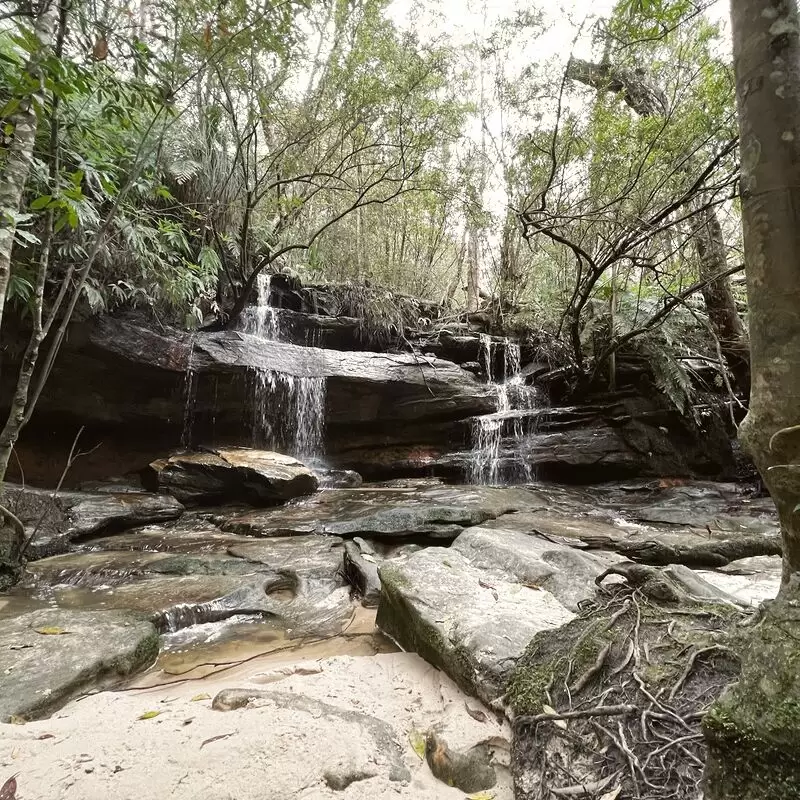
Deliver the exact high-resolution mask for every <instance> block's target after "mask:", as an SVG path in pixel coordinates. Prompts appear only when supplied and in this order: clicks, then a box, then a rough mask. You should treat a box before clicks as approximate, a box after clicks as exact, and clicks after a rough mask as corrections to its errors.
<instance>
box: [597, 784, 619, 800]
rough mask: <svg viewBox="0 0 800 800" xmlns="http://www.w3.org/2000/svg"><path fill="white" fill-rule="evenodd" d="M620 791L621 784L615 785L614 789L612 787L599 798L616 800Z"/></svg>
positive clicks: (601, 799)
mask: <svg viewBox="0 0 800 800" xmlns="http://www.w3.org/2000/svg"><path fill="white" fill-rule="evenodd" d="M621 791H622V786H621V785H620V786H617V788H616V789H612V790H611V791H610V792H606V793H605V794H603V795H600V800H617V798H618V797H619V793H620V792H621Z"/></svg>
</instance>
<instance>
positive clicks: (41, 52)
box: [0, 0, 59, 328]
mask: <svg viewBox="0 0 800 800" xmlns="http://www.w3.org/2000/svg"><path fill="white" fill-rule="evenodd" d="M58 16H59V2H58V0H42V6H41V10H40V12H39V16H38V17H37V18H36V22H35V23H34V26H33V34H34V38H35V40H36V43H37V47H36V50H35V51H34V52H33V54H32V55H31V57H30V59H29V61H28V63H27V65H26V67H25V69H26V71H27V73H28V74H29V76H30V77H31V78H32V79H33V81H34V82H35V84H36V85H38V86H40V87H41V86H42V85H43V81H42V69H41V65H42V62H43V61H44V60H45V59H46V58H47V56H48V55H49V54H50V52H51V51H52V46H53V39H54V37H55V32H56V26H57V24H58ZM40 91H41V92H42V94H43V90H41V89H40ZM38 94H39V93H38V92H31V93H29V94H27V95H26V96H25V97H22V98H20V103H19V107H18V108H17V110H16V111H15V112H14V113H13V114H12V115H11V116H10V118H9V120H8V122H9V124H10V125H11V127H12V128H13V133H12V134H11V136H12V138H11V144H10V145H9V147H8V152H7V153H6V158H5V163H4V164H3V166H2V168H0V328H1V327H2V324H3V312H4V310H5V303H6V294H7V291H8V283H9V280H10V279H11V253H12V251H13V249H14V236H15V233H16V230H17V214H18V213H19V211H20V206H21V205H22V197H23V194H24V193H25V185H26V184H27V182H28V173H29V172H30V168H31V162H32V161H33V149H34V144H35V143H36V129H37V126H38V119H37V117H36V108H35V106H36V102H35V101H36V99H37V95H38ZM40 97H41V96H40ZM42 99H43V98H42Z"/></svg>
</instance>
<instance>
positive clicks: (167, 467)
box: [150, 448, 318, 505]
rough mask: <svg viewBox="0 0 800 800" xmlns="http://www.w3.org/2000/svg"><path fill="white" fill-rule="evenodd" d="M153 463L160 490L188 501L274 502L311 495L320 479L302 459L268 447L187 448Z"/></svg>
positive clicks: (270, 503) (256, 503)
mask: <svg viewBox="0 0 800 800" xmlns="http://www.w3.org/2000/svg"><path fill="white" fill-rule="evenodd" d="M150 466H151V467H152V469H153V471H154V472H155V474H156V480H157V482H158V486H159V488H160V489H161V491H163V492H169V493H170V494H172V495H174V496H175V497H177V498H178V499H180V500H182V501H184V502H189V503H205V504H209V503H215V502H226V501H227V502H236V501H240V502H242V501H243V502H246V503H252V504H253V505H273V504H275V503H280V502H284V501H286V500H291V499H292V498H293V497H300V496H302V495H307V494H311V493H312V492H313V491H315V490H316V488H317V483H318V482H317V478H316V476H315V475H314V473H313V472H312V471H311V470H310V469H308V467H306V466H305V465H304V464H302V463H301V462H300V461H297V460H296V459H294V458H292V457H291V456H285V455H282V454H280V453H272V452H269V451H265V450H249V449H245V448H220V449H217V450H214V451H213V452H200V453H182V454H179V455H174V456H170V457H169V458H167V459H163V460H161V461H154V462H153V463H152V464H151V465H150Z"/></svg>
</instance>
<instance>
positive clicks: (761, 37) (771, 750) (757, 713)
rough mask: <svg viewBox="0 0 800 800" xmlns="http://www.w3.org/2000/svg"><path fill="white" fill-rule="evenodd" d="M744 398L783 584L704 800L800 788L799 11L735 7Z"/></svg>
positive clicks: (724, 720) (717, 748) (717, 723)
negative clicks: (776, 527) (746, 334)
mask: <svg viewBox="0 0 800 800" xmlns="http://www.w3.org/2000/svg"><path fill="white" fill-rule="evenodd" d="M731 16H732V21H733V43H734V63H735V70H736V95H737V100H738V105H739V124H740V128H741V132H740V135H741V153H742V158H741V161H742V177H741V192H742V217H743V221H744V244H745V260H746V265H747V266H746V270H747V292H748V299H749V304H750V343H751V368H752V376H753V382H752V393H751V398H750V409H749V411H748V414H747V417H746V418H745V421H744V423H743V424H742V427H741V429H740V431H739V436H740V438H741V441H742V445H743V446H744V447H745V449H746V450H747V451H748V452H749V453H750V455H751V456H752V457H753V460H754V461H755V464H756V466H757V467H758V470H759V472H760V473H761V476H762V478H763V480H764V483H765V484H766V486H767V487H768V489H769V491H770V494H771V495H772V498H773V500H774V501H775V505H776V506H777V509H778V514H779V516H780V521H781V529H782V537H783V584H782V587H781V591H780V593H779V595H778V598H777V600H775V601H774V602H772V603H771V604H769V606H768V607H767V608H766V611H765V613H764V616H763V619H762V621H761V623H760V624H759V626H758V627H757V628H756V629H755V630H754V631H753V633H752V635H751V637H750V640H749V642H748V644H747V646H746V648H745V652H744V654H743V660H742V674H741V678H740V680H739V682H738V683H737V684H735V685H734V686H733V687H732V688H731V689H729V690H728V691H727V692H726V694H725V695H724V696H723V697H722V698H721V699H720V700H719V701H718V702H717V703H716V704H715V705H714V706H713V707H712V709H711V711H710V712H709V713H708V715H707V716H706V720H705V723H704V728H705V734H706V738H707V741H708V744H709V756H708V764H707V768H706V784H707V785H706V794H705V796H706V798H707V799H708V800H734V798H735V800H756V798H770V800H788V798H790V797H791V798H796V797H797V796H798V786H800V760H799V759H798V756H797V754H798V748H799V747H800V713H798V709H800V670H799V669H798V664H800V637H798V635H797V632H798V631H800V426H799V425H798V423H800V128H799V127H798V122H799V121H800V19H798V13H797V3H796V0H733V2H732V3H731Z"/></svg>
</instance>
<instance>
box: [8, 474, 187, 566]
mask: <svg viewBox="0 0 800 800" xmlns="http://www.w3.org/2000/svg"><path fill="white" fill-rule="evenodd" d="M0 503H2V505H4V506H6V507H7V508H10V509H11V510H12V511H14V513H15V514H16V515H17V516H18V517H19V518H20V520H21V521H22V523H23V524H24V525H25V528H26V531H27V533H28V535H30V534H32V533H33V532H34V530H36V535H35V536H34V538H33V540H32V542H31V544H30V545H29V547H28V550H27V553H26V554H27V557H28V558H34V559H35V558H43V557H45V556H49V555H57V554H59V553H64V552H66V551H67V550H68V549H69V548H70V546H71V544H72V542H74V541H75V540H78V539H82V538H85V537H87V536H93V535H97V534H101V533H113V532H116V531H122V530H125V529H127V528H133V527H135V526H137V525H145V524H147V523H151V522H166V521H169V520H174V519H177V518H178V517H180V516H181V514H183V511H184V507H183V505H182V504H181V503H179V502H178V501H177V500H176V499H175V498H173V497H169V496H167V495H159V494H150V493H148V492H117V493H112V492H59V493H58V495H56V497H55V498H54V497H53V492H52V491H50V490H46V489H31V488H28V487H25V488H23V487H21V486H15V485H13V484H5V486H4V487H3V488H2V490H0Z"/></svg>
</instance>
